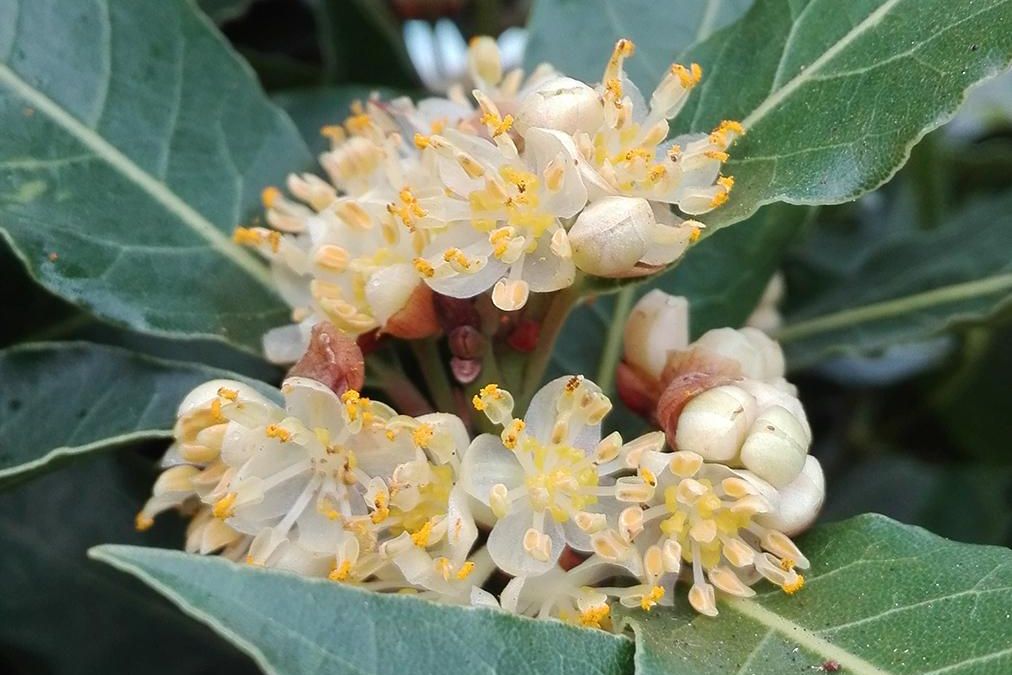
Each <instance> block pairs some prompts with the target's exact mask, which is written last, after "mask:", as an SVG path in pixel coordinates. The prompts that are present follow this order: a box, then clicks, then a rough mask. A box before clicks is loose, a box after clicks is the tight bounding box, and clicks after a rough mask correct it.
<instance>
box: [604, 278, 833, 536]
mask: <svg viewBox="0 0 1012 675" xmlns="http://www.w3.org/2000/svg"><path fill="white" fill-rule="evenodd" d="M688 324H689V321H688V303H687V302H686V300H685V299H684V298H679V297H674V296H670V295H668V294H666V293H664V292H663V291H660V290H653V291H650V292H649V293H647V294H646V295H645V296H643V298H642V299H641V300H640V301H639V302H638V303H637V304H636V306H635V307H634V308H633V311H632V313H631V314H630V316H629V320H628V323H627V324H626V331H625V357H624V360H623V362H622V363H621V364H620V365H619V369H618V386H619V393H620V395H621V396H622V397H623V400H624V401H626V403H627V404H628V405H629V406H630V407H631V408H632V409H634V410H636V411H638V412H640V413H641V414H643V415H644V416H646V417H647V418H648V419H650V420H651V421H652V422H654V423H655V424H656V425H657V426H658V427H660V428H661V429H662V430H663V431H664V433H665V435H666V436H667V440H668V443H669V445H670V446H671V447H672V448H677V449H678V450H685V451H690V452H693V453H696V454H698V455H699V456H700V457H701V458H702V459H703V460H705V461H707V462H719V463H721V464H724V465H726V466H728V467H731V468H733V469H742V470H747V471H748V472H749V473H750V474H751V475H752V476H754V477H755V478H756V479H757V481H759V482H758V483H757V484H758V485H759V486H760V487H761V489H762V492H763V494H765V495H767V496H772V497H776V498H778V499H779V500H780V502H781V504H780V508H779V509H778V511H777V513H776V514H774V515H767V516H764V518H763V519H764V520H765V521H766V522H767V523H769V524H770V525H773V526H776V527H777V528H778V529H780V530H782V531H784V532H786V533H788V534H791V533H795V532H800V531H801V530H803V529H804V528H806V527H808V525H810V524H811V522H812V521H813V520H814V519H815V516H816V515H817V514H818V511H819V509H820V508H821V506H822V502H823V499H824V497H825V484H824V480H823V475H822V469H821V467H820V465H819V462H818V460H816V459H815V458H814V457H812V456H810V455H809V454H808V450H809V447H810V446H811V442H812V431H811V427H810V426H809V424H808V418H807V417H806V415H805V410H804V408H803V406H802V405H801V401H799V400H798V397H797V389H796V388H795V387H794V385H792V384H791V383H789V382H788V381H787V380H786V379H785V378H784V374H785V363H784V355H783V351H782V350H781V348H780V345H778V344H777V343H776V342H774V341H773V340H772V339H770V338H769V337H768V336H767V335H766V334H765V333H763V332H762V331H760V330H758V329H756V328H752V327H745V328H742V329H737V330H736V329H733V328H717V329H714V330H710V331H707V332H706V333H704V334H703V335H702V336H700V337H699V339H698V340H696V341H695V342H692V343H690V342H689V337H688V336H689V327H688Z"/></svg>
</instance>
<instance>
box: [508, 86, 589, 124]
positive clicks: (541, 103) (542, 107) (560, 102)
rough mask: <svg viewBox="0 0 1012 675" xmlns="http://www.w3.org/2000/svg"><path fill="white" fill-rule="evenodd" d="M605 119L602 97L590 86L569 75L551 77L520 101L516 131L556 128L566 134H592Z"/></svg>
mask: <svg viewBox="0 0 1012 675" xmlns="http://www.w3.org/2000/svg"><path fill="white" fill-rule="evenodd" d="M603 121H604V115H603V112H602V108H601V100H600V98H599V96H598V94H597V92H596V91H594V89H593V88H591V87H589V86H587V85H586V84H584V83H583V82H580V81H578V80H574V79H572V78H569V77H554V78H552V79H550V80H548V81H547V82H545V83H544V84H542V85H541V86H539V87H538V88H537V89H536V90H534V91H532V92H531V93H530V94H528V95H527V96H525V97H524V99H523V100H522V101H521V102H520V108H519V111H518V113H517V130H518V131H520V132H521V133H525V132H526V131H527V129H529V128H530V127H539V128H542V129H556V130H558V131H564V132H566V133H567V134H576V133H578V132H580V131H585V132H588V133H593V132H594V131H596V130H597V129H598V128H599V127H600V126H601V124H602V122H603Z"/></svg>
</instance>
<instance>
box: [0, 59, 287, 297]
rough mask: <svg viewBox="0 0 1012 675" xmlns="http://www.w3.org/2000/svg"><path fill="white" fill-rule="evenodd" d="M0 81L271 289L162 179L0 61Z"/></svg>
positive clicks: (253, 264) (261, 271)
mask: <svg viewBox="0 0 1012 675" xmlns="http://www.w3.org/2000/svg"><path fill="white" fill-rule="evenodd" d="M0 84H3V85H6V87H7V88H8V89H10V90H11V91H13V92H14V94H15V95H18V96H20V97H21V98H22V99H24V100H25V101H27V102H29V103H30V104H31V105H33V106H34V107H35V109H36V110H38V111H40V112H42V113H43V114H44V115H46V117H48V118H49V119H50V120H52V121H53V122H54V123H55V124H56V125H58V126H59V127H61V128H62V129H63V130H64V131H66V132H67V133H68V134H70V135H71V136H72V137H74V138H76V139H77V140H78V141H80V142H81V143H82V144H83V145H84V146H86V147H87V148H89V149H90V150H91V151H93V152H94V153H95V155H96V156H97V157H99V158H101V159H103V160H105V161H106V162H107V163H108V164H109V166H111V167H112V168H113V169H114V170H116V171H117V172H119V173H120V174H121V175H123V176H124V177H125V178H126V179H127V180H128V181H130V182H131V183H133V184H134V185H136V186H138V187H139V188H140V189H141V190H143V191H144V192H146V193H147V194H148V195H150V196H151V197H152V198H153V199H155V200H156V201H157V202H158V203H160V204H161V205H162V206H164V207H165V208H166V209H168V210H169V211H170V212H172V213H173V214H175V215H176V216H177V217H178V218H179V219H180V220H181V221H182V222H183V223H185V224H186V225H187V226H188V227H189V228H190V229H191V230H193V231H194V232H195V233H196V234H197V235H198V236H200V237H201V238H203V239H204V240H206V241H207V242H208V244H210V246H211V247H212V248H213V249H215V250H216V251H218V252H219V253H220V254H221V255H222V256H223V257H225V258H227V259H228V260H229V261H230V262H232V263H233V264H235V265H236V266H237V267H239V268H240V269H242V270H243V271H244V272H246V273H247V274H248V275H249V276H250V277H252V278H253V279H255V280H256V281H257V282H258V283H259V284H260V285H261V286H263V287H265V288H266V289H268V290H269V291H270V292H271V293H273V285H272V283H271V279H270V274H269V273H268V271H267V268H266V267H265V266H264V265H263V264H261V263H260V262H258V261H257V260H256V259H255V258H253V257H252V256H251V255H249V254H248V253H246V252H245V251H243V250H242V249H240V248H239V247H237V246H236V245H234V244H233V243H232V242H231V240H230V239H229V238H228V237H227V236H226V235H225V234H224V233H222V232H221V231H220V230H219V229H218V228H217V227H215V226H214V224H213V223H212V222H211V221H209V220H208V219H207V218H205V217H204V216H203V215H201V214H200V213H199V212H197V211H196V210H195V209H194V208H193V207H191V206H190V205H189V204H187V203H186V202H185V201H183V200H182V198H180V197H179V195H177V194H176V193H175V192H173V191H172V190H171V189H169V187H168V186H167V185H166V184H165V183H163V182H161V181H159V180H157V179H156V178H154V177H153V176H151V174H149V173H148V172H146V171H145V170H144V169H142V168H141V167H140V166H138V165H137V164H136V163H135V162H134V161H133V160H131V159H130V158H129V157H127V156H126V155H125V154H123V153H122V152H121V151H120V150H119V149H118V148H116V147H115V146H114V145H112V144H111V143H110V142H109V141H107V140H106V139H105V138H103V137H102V136H100V135H99V134H98V133H97V132H96V131H95V130H94V129H91V128H90V127H88V126H86V125H85V124H83V123H82V122H81V121H79V120H78V119H77V118H75V117H74V116H73V115H71V114H70V113H68V112H67V111H66V110H64V109H63V108H61V107H60V106H59V104H57V103H56V102H55V101H53V100H52V99H51V98H49V97H48V96H46V95H45V94H43V93H42V92H41V91H39V90H38V89H36V88H34V87H32V86H31V85H30V84H28V83H27V82H26V81H25V80H23V79H22V78H21V77H19V76H18V74H17V73H16V72H14V71H13V70H12V69H11V68H10V67H9V66H7V65H6V64H0Z"/></svg>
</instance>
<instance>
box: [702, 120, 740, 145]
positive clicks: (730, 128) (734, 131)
mask: <svg viewBox="0 0 1012 675" xmlns="http://www.w3.org/2000/svg"><path fill="white" fill-rule="evenodd" d="M744 133H745V127H743V126H742V125H741V124H740V123H739V122H735V121H734V120H724V121H723V122H721V123H720V124H718V125H717V128H716V129H714V130H713V131H712V132H711V133H710V142H711V143H713V144H715V145H719V146H721V147H725V148H726V147H727V146H729V145H730V144H731V141H733V140H734V138H735V137H736V136H741V135H742V134H744Z"/></svg>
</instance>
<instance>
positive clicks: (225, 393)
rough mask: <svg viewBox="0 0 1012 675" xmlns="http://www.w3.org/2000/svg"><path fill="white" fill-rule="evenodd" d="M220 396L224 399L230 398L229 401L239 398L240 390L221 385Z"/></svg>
mask: <svg viewBox="0 0 1012 675" xmlns="http://www.w3.org/2000/svg"><path fill="white" fill-rule="evenodd" d="M218 396H220V397H222V398H224V399H228V400H229V401H235V400H236V399H238V398H239V392H237V391H236V390H235V389H229V388H227V387H219V388H218Z"/></svg>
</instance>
